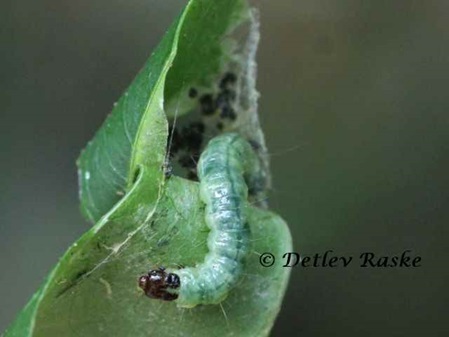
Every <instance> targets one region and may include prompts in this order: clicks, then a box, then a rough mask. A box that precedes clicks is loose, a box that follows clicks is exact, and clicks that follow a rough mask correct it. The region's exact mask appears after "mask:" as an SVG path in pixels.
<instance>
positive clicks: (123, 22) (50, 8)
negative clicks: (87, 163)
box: [0, 0, 449, 336]
mask: <svg viewBox="0 0 449 337" xmlns="http://www.w3.org/2000/svg"><path fill="white" fill-rule="evenodd" d="M252 3H253V4H255V5H256V6H257V7H259V9H260V12H261V20H262V40H261V45H260V51H259V55H258V62H259V78H258V88H259V90H260V92H261V94H262V96H261V99H260V116H261V120H262V124H263V128H264V130H265V133H266V138H267V143H268V146H269V149H270V152H271V154H272V156H271V163H272V172H273V178H274V189H273V192H272V194H271V207H272V208H273V209H274V210H276V211H277V212H278V213H279V214H281V215H282V216H283V217H284V218H285V219H286V220H287V221H288V223H289V224H290V227H291V231H292V234H293V237H294V244H295V250H296V251H298V252H300V253H304V254H314V253H323V252H324V251H326V250H328V249H333V250H334V251H335V252H336V253H338V254H339V255H354V256H355V257H357V256H358V255H359V254H360V253H362V252H365V251H373V252H376V253H378V254H380V255H388V254H398V253H401V252H402V251H403V250H405V249H411V250H412V251H413V253H414V254H416V255H420V256H421V257H422V267H420V268H418V269H362V268H359V267H358V266H357V264H353V265H352V266H350V267H348V268H346V269H344V268H335V269H327V268H316V269H311V268H309V269H304V268H300V267H297V268H295V269H294V270H293V274H292V278H291V282H290V286H289V289H288V293H287V295H286V298H285V301H284V305H283V308H282V311H281V314H280V316H279V318H278V320H277V322H276V325H275V328H274V330H273V336H285V335H297V336H380V335H383V336H418V335H419V336H421V335H426V336H447V335H448V333H449V327H448V324H447V322H446V317H447V309H448V299H449V296H448V290H447V288H448V286H447V280H448V278H447V276H448V272H447V270H448V265H447V256H448V253H447V251H448V249H447V246H448V245H447V236H446V234H448V229H447V228H448V226H447V224H448V220H449V212H448V211H447V208H448V200H449V193H448V188H449V179H448V174H447V173H448V169H447V168H448V166H449V165H448V164H449V163H448V150H449V146H448V144H449V143H448V141H449V133H448V127H449V115H448V108H449V100H448V98H447V91H448V77H449V25H448V24H447V18H448V16H449V3H448V2H447V1H444V0H441V1H391V0H390V1H382V0H370V1H350V0H342V1H331V0H326V1H324V0H323V1H319V0H276V1H275V0H260V1H253V2H252ZM184 4H185V1H181V0H178V1H175V0H131V1H129V0H128V1H125V0H108V1H105V0H89V1H87V0H78V1H67V0H58V1H56V0H40V1H35V0H15V1H13V0H2V1H1V2H0V27H1V30H0V42H1V54H0V69H1V78H0V106H1V123H0V139H1V142H0V150H1V155H2V158H1V160H0V169H1V171H0V172H1V175H0V186H1V193H0V268H1V272H0V275H1V276H0V303H1V305H0V330H4V328H5V327H6V326H7V325H8V324H9V323H10V322H11V321H12V319H13V318H14V316H15V315H16V313H17V312H18V311H19V310H20V309H21V308H22V307H23V305H24V304H25V303H26V302H27V300H28V299H29V298H30V296H31V294H32V293H33V292H34V291H35V290H36V289H37V288H38V286H39V285H40V284H41V282H42V280H43V278H44V277H45V275H46V274H47V273H48V271H49V270H50V268H51V267H52V266H53V265H54V264H55V263H56V261H57V259H58V257H59V256H61V254H62V253H63V252H64V251H65V249H66V248H67V247H68V245H69V244H70V243H72V242H73V241H74V240H75V239H76V238H77V237H79V236H80V235H81V234H82V233H83V232H84V231H86V230H87V229H88V228H89V226H88V224H87V223H86V222H85V221H84V220H83V219H82V217H81V215H80V213H79V210H78V199H77V177H76V167H75V160H76V158H77V156H78V154H79V152H80V150H81V149H82V148H83V147H84V145H85V144H86V142H87V141H88V140H89V139H90V138H91V137H92V136H93V134H94V132H95V130H96V129H97V128H98V127H99V126H100V124H101V123H102V121H103V120H104V118H105V117H106V115H107V114H108V113H109V111H110V110H111V108H112V104H113V102H115V100H116V99H117V98H118V97H119V96H120V94H121V93H122V91H123V90H124V89H125V88H126V87H127V85H128V84H129V83H130V82H131V80H132V79H133V77H134V75H135V74H136V73H137V71H138V70H139V69H140V67H141V66H142V65H143V63H144V61H145V60H146V58H147V57H148V56H149V55H150V53H151V51H152V49H153V48H154V47H155V45H156V44H157V43H158V41H159V40H160V39H161V37H162V35H163V33H164V31H165V29H166V28H167V27H168V26H169V24H170V23H171V21H172V20H173V19H174V18H175V17H176V16H177V14H178V13H179V11H180V9H181V8H182V6H183V5H184Z"/></svg>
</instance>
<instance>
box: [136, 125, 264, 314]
mask: <svg viewBox="0 0 449 337" xmlns="http://www.w3.org/2000/svg"><path fill="white" fill-rule="evenodd" d="M197 170H198V177H199V179H200V196H201V199H202V200H203V202H204V203H205V204H206V223H207V225H208V227H209V228H210V233H209V237H208V242H207V245H208V248H209V252H208V254H207V255H206V257H205V259H204V261H203V262H202V263H201V264H199V265H197V266H195V267H188V268H183V269H180V270H176V271H174V270H173V271H168V270H166V269H164V268H159V269H155V270H151V271H149V273H148V274H147V275H144V276H141V277H140V278H139V286H140V287H141V288H142V289H143V290H144V292H145V294H146V295H147V296H148V297H150V298H157V299H161V300H165V301H174V300H176V301H177V305H178V306H180V307H194V306H196V305H198V304H217V303H220V302H221V301H223V300H224V299H225V298H226V297H227V295H228V293H229V291H230V290H231V289H232V288H233V287H234V286H235V285H236V284H237V282H238V281H239V280H240V278H241V276H242V273H243V268H244V261H245V258H246V256H247V255H248V252H249V249H250V230H249V226H248V224H247V222H246V218H247V214H246V212H247V206H248V188H249V189H250V190H249V191H250V193H251V194H252V195H253V196H254V195H257V194H260V193H261V192H262V189H263V184H262V182H263V177H262V176H261V167H260V161H259V158H258V157H257V156H256V154H255V152H254V150H253V148H252V146H251V145H250V143H249V142H247V141H246V140H245V139H243V138H242V137H241V136H239V135H238V134H237V133H227V134H224V135H220V136H217V137H215V138H213V139H212V140H211V141H210V142H209V144H208V145H207V147H206V149H205V150H204V151H203V153H202V154H201V157H200V160H199V162H198V166H197Z"/></svg>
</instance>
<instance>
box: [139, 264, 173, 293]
mask: <svg viewBox="0 0 449 337" xmlns="http://www.w3.org/2000/svg"><path fill="white" fill-rule="evenodd" d="M180 285H181V281H180V279H179V276H178V275H176V274H174V273H167V272H166V271H165V268H162V267H161V268H158V269H153V270H150V271H149V272H148V274H147V275H143V276H141V277H139V287H140V288H141V289H142V290H143V291H144V292H145V295H147V296H148V297H150V298H156V299H159V300H163V301H174V300H176V299H177V298H178V294H177V293H176V289H178V288H179V286H180Z"/></svg>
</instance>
